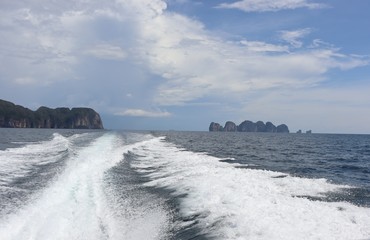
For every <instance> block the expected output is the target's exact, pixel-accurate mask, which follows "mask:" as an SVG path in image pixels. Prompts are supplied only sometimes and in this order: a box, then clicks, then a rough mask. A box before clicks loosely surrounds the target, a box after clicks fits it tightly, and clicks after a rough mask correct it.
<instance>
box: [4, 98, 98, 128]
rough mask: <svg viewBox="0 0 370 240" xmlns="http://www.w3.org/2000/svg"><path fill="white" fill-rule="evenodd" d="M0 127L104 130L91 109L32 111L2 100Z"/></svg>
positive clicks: (40, 109) (43, 108)
mask: <svg viewBox="0 0 370 240" xmlns="http://www.w3.org/2000/svg"><path fill="white" fill-rule="evenodd" d="M0 127H6V128H71V129H75V128H78V129H103V123H102V120H101V118H100V116H99V114H98V113H97V112H95V111H94V110H93V109H91V108H72V109H69V108H56V109H52V108H48V107H40V108H39V109H37V110H36V111H32V110H30V109H28V108H24V107H22V106H19V105H15V104H14V103H11V102H8V101H4V100H1V99H0Z"/></svg>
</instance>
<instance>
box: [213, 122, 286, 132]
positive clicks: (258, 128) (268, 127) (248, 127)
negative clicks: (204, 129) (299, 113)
mask: <svg viewBox="0 0 370 240" xmlns="http://www.w3.org/2000/svg"><path fill="white" fill-rule="evenodd" d="M209 131H210V132H267V133H289V128H288V126H287V125H285V124H280V125H278V126H275V125H274V124H272V123H271V122H266V124H265V123H264V122H262V121H258V122H255V123H254V122H252V121H249V120H245V121H244V122H242V123H240V124H239V125H236V124H235V123H234V122H231V121H227V122H226V123H225V125H224V126H222V125H220V124H219V123H216V122H211V124H210V125H209Z"/></svg>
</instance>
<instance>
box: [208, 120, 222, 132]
mask: <svg viewBox="0 0 370 240" xmlns="http://www.w3.org/2000/svg"><path fill="white" fill-rule="evenodd" d="M223 130H224V129H223V127H222V126H221V125H220V124H219V123H215V122H211V124H210V125H209V131H210V132H222V131H223Z"/></svg>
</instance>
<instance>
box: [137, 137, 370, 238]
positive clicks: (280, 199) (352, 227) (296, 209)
mask: <svg viewBox="0 0 370 240" xmlns="http://www.w3.org/2000/svg"><path fill="white" fill-rule="evenodd" d="M134 153H136V154H138V156H139V157H138V159H139V160H138V161H135V162H134V163H132V165H133V167H135V168H137V170H138V171H141V172H143V173H145V174H147V176H149V177H150V179H151V181H150V182H149V183H147V185H150V186H155V187H164V188H169V189H171V190H173V191H174V194H175V195H179V196H180V195H181V196H184V197H182V198H181V199H182V200H181V203H180V207H181V211H182V212H181V213H182V215H183V216H184V217H190V216H194V215H199V217H198V220H199V223H198V226H199V227H200V228H202V229H205V232H207V233H209V234H211V235H213V236H215V237H217V238H218V239H346V240H347V239H368V238H370V209H368V208H362V207H358V206H354V205H352V204H350V203H346V202H331V203H330V202H322V201H311V200H309V199H307V198H301V197H296V196H299V195H303V196H321V195H322V194H323V193H326V192H330V191H339V189H340V188H342V187H346V186H338V185H334V184H330V183H328V182H327V181H326V180H325V179H305V178H298V177H292V176H286V177H284V178H276V177H278V176H281V175H282V173H278V172H272V171H264V170H254V169H245V168H235V167H234V166H233V164H228V163H224V162H220V161H219V160H220V159H218V158H215V157H211V156H207V155H206V154H199V153H194V152H190V151H185V150H184V149H180V148H178V147H176V146H175V145H173V144H170V143H167V142H164V141H163V138H156V139H153V140H149V141H146V142H143V145H142V146H140V147H138V148H136V149H135V150H134ZM148 168H155V169H157V170H156V171H151V172H148V171H147V169H148ZM143 170H144V171H143ZM284 175H285V174H284Z"/></svg>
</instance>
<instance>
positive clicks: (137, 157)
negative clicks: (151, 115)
mask: <svg viewBox="0 0 370 240" xmlns="http://www.w3.org/2000/svg"><path fill="white" fill-rule="evenodd" d="M369 172H370V136H368V135H326V134H310V135H306V134H254V133H209V132H119V131H72V130H36V129H0V239H133V240H135V239H369V238H370V208H369V207H370V193H369V191H370V190H369V189H370V174H369Z"/></svg>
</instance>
